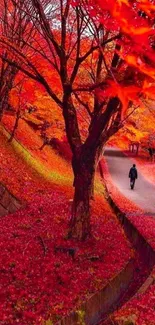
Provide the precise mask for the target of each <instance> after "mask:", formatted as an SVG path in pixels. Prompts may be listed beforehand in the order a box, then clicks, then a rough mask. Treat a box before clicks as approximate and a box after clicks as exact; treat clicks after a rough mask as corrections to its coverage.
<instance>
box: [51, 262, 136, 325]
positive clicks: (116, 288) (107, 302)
mask: <svg viewBox="0 0 155 325" xmlns="http://www.w3.org/2000/svg"><path fill="white" fill-rule="evenodd" d="M133 270H134V260H133V259H131V260H130V261H129V262H128V263H127V264H126V266H125V268H124V269H123V270H122V271H120V273H119V274H117V275H116V276H115V277H114V278H113V279H112V280H111V281H110V282H109V283H108V284H107V285H106V286H105V287H104V288H102V289H101V290H100V291H98V292H97V293H95V294H93V295H92V296H91V297H90V298H89V299H88V301H86V302H85V303H83V304H82V305H81V306H80V307H79V309H78V310H77V311H73V312H72V313H71V314H70V315H68V316H66V317H64V318H63V319H61V320H60V321H58V322H56V323H55V325H85V324H86V325H95V324H97V323H98V322H100V321H101V319H103V318H104V317H105V316H106V315H107V313H110V312H111V310H112V309H113V306H114V305H116V304H117V302H118V300H119V299H120V297H121V296H122V295H123V294H124V293H125V291H126V290H127V288H128V286H129V284H130V282H131V280H132V276H133Z"/></svg>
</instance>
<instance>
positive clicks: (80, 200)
mask: <svg viewBox="0 0 155 325" xmlns="http://www.w3.org/2000/svg"><path fill="white" fill-rule="evenodd" d="M72 165H73V171H74V186H75V192H74V200H73V206H72V215H71V221H70V227H69V232H68V237H69V238H76V239H78V240H85V239H87V238H89V237H90V236H91V225H90V199H91V197H92V192H93V187H94V174H95V159H94V158H93V157H92V156H91V155H90V156H89V155H85V156H83V155H82V154H81V155H80V157H75V155H74V156H73V161H72Z"/></svg>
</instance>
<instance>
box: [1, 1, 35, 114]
mask: <svg viewBox="0 0 155 325" xmlns="http://www.w3.org/2000/svg"><path fill="white" fill-rule="evenodd" d="M22 7H23V5H22V0H17V1H16V2H14V5H12V1H10V0H1V1H0V11H1V15H0V34H1V36H2V37H3V38H4V39H5V38H6V39H7V40H8V41H9V42H10V43H13V44H14V46H17V47H18V48H20V49H21V50H22V51H24V53H26V50H27V48H26V42H25V39H26V40H29V42H31V40H32V38H33V36H34V34H33V26H32V25H31V24H30V19H29V18H28V17H27V16H26V15H25V14H24V12H23V10H21V9H22ZM19 8H20V10H19ZM23 38H24V42H23ZM8 50H9V52H8ZM12 54H13V53H12ZM12 54H11V53H10V49H7V48H3V47H2V48H1V65H0V98H1V100H0V120H1V119H2V116H3V112H4V111H5V110H7V109H9V94H10V91H11V89H12V87H13V84H14V81H15V78H16V75H17V73H18V71H19V69H18V68H17V67H15V66H13V65H10V64H9V62H8V61H7V58H8V57H9V58H10V57H11V55H12ZM11 58H12V59H13V57H11Z"/></svg>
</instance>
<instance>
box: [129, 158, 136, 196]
mask: <svg viewBox="0 0 155 325" xmlns="http://www.w3.org/2000/svg"><path fill="white" fill-rule="evenodd" d="M129 178H130V187H131V189H132V190H133V189H134V186H135V180H136V179H137V178H138V173H137V169H136V165H135V164H133V166H132V167H131V168H130V171H129Z"/></svg>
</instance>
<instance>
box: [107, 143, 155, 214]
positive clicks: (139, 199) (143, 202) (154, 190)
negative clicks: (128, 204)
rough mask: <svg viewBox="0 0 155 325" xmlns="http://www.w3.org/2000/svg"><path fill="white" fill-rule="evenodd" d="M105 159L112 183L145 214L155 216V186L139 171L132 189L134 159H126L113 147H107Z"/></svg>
mask: <svg viewBox="0 0 155 325" xmlns="http://www.w3.org/2000/svg"><path fill="white" fill-rule="evenodd" d="M105 159H106V162H107V164H108V168H109V172H110V174H111V177H112V181H113V182H114V184H115V185H116V186H117V187H118V188H119V190H120V192H121V193H122V194H123V195H124V196H125V197H126V198H128V199H129V200H131V201H132V202H134V203H135V204H136V205H138V206H139V207H140V208H141V209H143V210H144V211H145V212H148V213H149V214H150V213H151V214H155V200H154V195H155V186H154V185H153V184H151V183H149V182H148V181H147V180H146V179H145V178H144V177H143V176H142V174H141V173H140V171H138V180H137V182H136V185H135V189H134V190H131V189H130V186H129V178H128V174H129V169H130V167H131V166H132V164H133V161H132V159H130V158H128V157H126V156H125V155H124V154H123V153H122V152H121V151H120V150H119V149H116V148H111V147H107V149H106V151H105Z"/></svg>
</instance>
